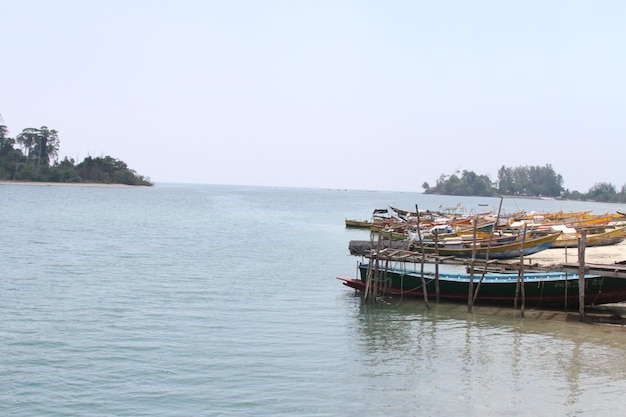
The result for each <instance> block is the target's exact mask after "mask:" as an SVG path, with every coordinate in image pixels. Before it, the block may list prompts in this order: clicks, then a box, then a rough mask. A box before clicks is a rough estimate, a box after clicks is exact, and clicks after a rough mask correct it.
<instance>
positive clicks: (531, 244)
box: [424, 232, 561, 259]
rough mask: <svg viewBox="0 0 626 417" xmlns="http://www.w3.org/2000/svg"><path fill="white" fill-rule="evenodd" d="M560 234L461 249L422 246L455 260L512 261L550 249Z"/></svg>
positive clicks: (474, 245)
mask: <svg viewBox="0 0 626 417" xmlns="http://www.w3.org/2000/svg"><path fill="white" fill-rule="evenodd" d="M560 234H561V233H560V232H559V233H550V234H546V235H539V236H537V237H530V238H526V239H518V240H516V241H514V242H506V243H501V244H499V243H495V244H491V245H490V244H489V242H482V243H477V244H474V243H473V241H468V242H467V243H466V244H465V246H464V247H461V248H447V247H434V246H424V251H425V252H428V253H435V252H436V253H437V254H438V255H441V256H453V257H455V258H472V257H473V256H475V257H476V258H478V259H486V258H489V259H512V258H519V257H520V256H521V255H522V254H523V255H525V256H526V255H532V254H535V253H537V252H541V251H543V250H546V249H548V248H550V247H551V246H552V244H553V243H554V241H555V240H556V239H557V238H558V237H559V236H560ZM492 243H493V242H492Z"/></svg>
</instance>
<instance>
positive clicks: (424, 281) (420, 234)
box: [415, 204, 430, 308]
mask: <svg viewBox="0 0 626 417" xmlns="http://www.w3.org/2000/svg"><path fill="white" fill-rule="evenodd" d="M415 213H416V214H417V236H418V238H419V240H420V248H421V250H422V267H421V270H420V278H421V279H422V288H423V289H424V303H425V304H426V308H430V306H429V305H428V290H427V289H426V279H425V278H424V263H425V262H426V254H425V253H424V241H423V240H422V233H421V232H420V211H419V208H418V207H417V204H416V205H415Z"/></svg>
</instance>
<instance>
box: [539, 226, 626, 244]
mask: <svg viewBox="0 0 626 417" xmlns="http://www.w3.org/2000/svg"><path fill="white" fill-rule="evenodd" d="M580 237H581V234H580V233H578V232H577V233H573V234H566V233H564V234H563V235H561V236H559V238H558V239H556V240H555V241H554V243H553V244H552V246H551V247H552V248H576V247H578V239H580ZM624 240H626V227H620V228H616V229H610V230H606V231H604V232H601V233H594V234H587V235H586V236H585V246H586V247H591V246H610V245H617V244H618V243H621V242H623V241H624Z"/></svg>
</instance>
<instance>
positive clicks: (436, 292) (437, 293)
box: [434, 229, 439, 302]
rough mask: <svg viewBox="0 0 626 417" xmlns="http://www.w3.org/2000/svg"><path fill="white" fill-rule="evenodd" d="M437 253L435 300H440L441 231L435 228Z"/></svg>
mask: <svg viewBox="0 0 626 417" xmlns="http://www.w3.org/2000/svg"><path fill="white" fill-rule="evenodd" d="M434 241H435V255H436V256H437V258H436V259H437V260H436V261H435V301H437V302H439V231H438V230H437V229H435V236H434Z"/></svg>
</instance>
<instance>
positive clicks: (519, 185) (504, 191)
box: [422, 164, 626, 203]
mask: <svg viewBox="0 0 626 417" xmlns="http://www.w3.org/2000/svg"><path fill="white" fill-rule="evenodd" d="M422 188H423V189H424V193H425V194H447V195H465V196H481V197H497V196H504V195H508V196H520V197H553V198H563V199H568V200H584V201H601V202H612V203H624V202H626V184H624V185H622V187H621V189H620V190H619V191H618V190H617V187H616V186H615V185H613V184H611V183H608V182H600V183H596V184H594V185H593V186H592V187H591V188H590V189H589V190H588V191H587V192H586V193H581V192H579V191H569V190H567V189H565V188H563V176H562V175H560V174H558V173H556V172H555V171H554V169H553V168H552V166H551V165H550V164H546V165H545V166H519V167H514V168H510V167H506V166H504V165H503V166H502V167H501V168H500V169H499V170H498V179H497V180H496V181H491V179H490V178H489V177H488V176H486V175H478V174H476V173H475V172H473V171H467V170H464V171H462V172H461V171H456V172H455V173H453V174H452V175H445V174H441V176H440V177H439V178H438V179H437V182H436V184H435V186H433V187H431V186H430V184H428V182H424V183H423V184H422Z"/></svg>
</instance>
